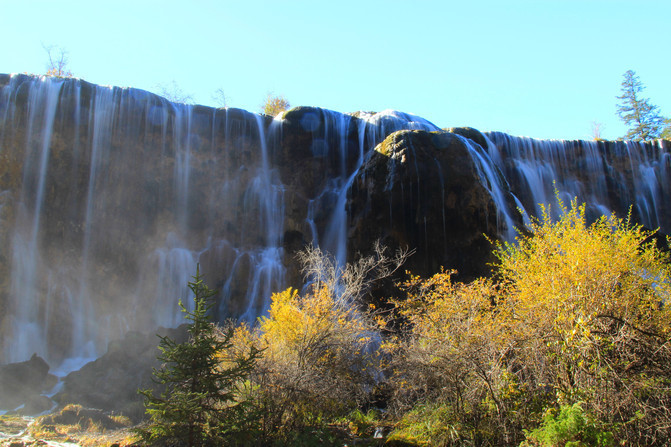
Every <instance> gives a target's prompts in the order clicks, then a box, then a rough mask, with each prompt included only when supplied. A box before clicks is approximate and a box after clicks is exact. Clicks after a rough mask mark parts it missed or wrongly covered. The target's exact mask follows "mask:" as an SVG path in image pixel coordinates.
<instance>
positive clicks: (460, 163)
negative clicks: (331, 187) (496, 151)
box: [348, 131, 522, 279]
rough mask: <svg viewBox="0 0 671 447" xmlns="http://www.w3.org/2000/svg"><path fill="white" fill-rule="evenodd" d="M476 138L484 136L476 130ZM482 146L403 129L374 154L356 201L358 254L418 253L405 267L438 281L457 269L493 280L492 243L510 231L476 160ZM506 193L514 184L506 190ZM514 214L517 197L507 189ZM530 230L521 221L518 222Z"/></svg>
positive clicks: (353, 235)
mask: <svg viewBox="0 0 671 447" xmlns="http://www.w3.org/2000/svg"><path fill="white" fill-rule="evenodd" d="M470 133H471V134H472V135H478V134H479V133H477V134H476V133H475V132H473V131H472V132H470ZM477 150H479V149H478V147H476V145H475V144H474V142H472V141H471V140H469V139H468V138H466V137H464V136H461V135H457V134H454V133H450V132H425V131H398V132H395V133H392V134H391V135H389V136H388V137H387V138H386V139H385V140H384V141H383V142H382V143H380V144H379V145H378V146H377V147H376V148H375V151H374V152H372V153H371V156H370V158H369V159H368V160H367V161H366V163H365V165H364V166H363V167H362V169H361V170H360V172H359V173H358V175H357V177H356V179H355V182H354V184H353V186H352V189H351V191H350V196H349V202H348V208H349V216H350V225H349V228H350V230H349V231H350V233H349V237H350V251H351V254H352V257H353V256H354V255H355V254H356V253H357V252H361V253H365V252H366V250H368V249H369V247H370V244H371V241H374V240H377V239H379V240H380V241H381V242H382V243H383V244H384V245H386V246H388V247H391V248H397V247H407V248H409V249H414V250H415V252H416V253H415V254H414V255H413V256H412V257H411V258H410V260H409V261H408V263H407V264H406V266H405V268H406V269H407V270H410V271H412V272H414V273H417V274H422V275H431V274H433V273H435V272H437V271H439V270H440V268H441V267H444V268H446V269H456V270H457V271H458V272H459V274H460V278H462V279H470V278H474V277H478V276H483V275H487V274H489V273H490V271H489V263H490V262H491V261H493V258H492V249H493V246H492V243H491V242H490V240H497V239H500V238H501V236H502V234H504V232H505V231H506V230H507V228H506V227H505V222H504V220H503V219H500V218H499V216H498V214H497V212H498V209H499V207H498V206H497V204H496V203H495V198H494V197H493V195H492V193H491V192H490V189H491V185H485V184H483V182H484V179H483V173H482V171H481V168H479V165H478V164H477V160H475V159H474V157H477V156H482V153H480V152H478V153H477V155H476V152H475V151H477ZM501 186H502V187H503V188H505V187H506V185H501ZM504 198H505V201H506V205H507V207H508V209H511V210H515V209H516V208H515V204H514V198H513V197H512V195H511V194H510V192H509V191H508V190H505V191H504ZM513 218H514V223H515V225H516V226H520V227H521V226H522V221H521V216H519V214H518V213H515V215H514V216H513Z"/></svg>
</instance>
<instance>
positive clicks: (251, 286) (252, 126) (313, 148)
mask: <svg viewBox="0 0 671 447" xmlns="http://www.w3.org/2000/svg"><path fill="white" fill-rule="evenodd" d="M667 144H668V143H654V144H647V145H645V144H634V143H621V142H620V143H591V142H548V141H540V140H528V139H521V138H516V137H510V136H507V135H505V134H499V133H484V134H483V133H480V132H478V131H476V130H474V129H467V128H461V129H451V130H450V131H445V130H441V129H439V128H438V127H437V126H435V125H433V124H431V123H430V122H428V121H426V120H424V119H422V118H420V117H417V116H413V115H409V114H405V113H401V112H392V111H385V112H381V113H377V114H373V113H364V112H359V113H356V114H352V115H348V114H342V113H338V112H333V111H329V110H324V109H320V108H315V107H298V108H295V109H292V110H290V111H288V112H287V113H285V114H284V115H283V116H281V117H278V118H275V119H272V118H271V117H267V116H261V115H256V114H253V113H249V112H246V111H244V110H239V109H213V108H209V107H203V106H193V105H185V104H175V103H171V102H169V101H167V100H165V99H164V98H161V97H159V96H156V95H153V94H151V93H148V92H145V91H141V90H135V89H121V88H116V87H115V88H111V87H101V86H97V85H93V84H89V83H87V82H85V81H82V80H77V79H56V78H38V77H31V76H25V75H11V76H10V75H0V311H1V312H0V315H1V317H0V333H1V334H2V340H3V344H2V346H0V362H10V361H11V362H20V361H24V360H26V359H28V358H30V356H31V355H32V354H33V353H38V355H40V356H42V357H43V358H45V359H46V360H47V361H48V362H49V363H50V364H57V363H58V362H60V360H62V359H64V358H67V357H73V356H76V357H86V356H89V357H95V356H98V355H100V354H101V353H103V352H104V351H105V349H106V347H107V344H108V342H109V341H111V340H114V339H118V338H121V337H122V336H123V335H124V334H125V333H127V332H128V331H131V330H141V331H152V330H153V328H156V327H159V326H164V327H176V326H178V325H179V324H180V323H181V322H182V320H181V315H180V313H179V311H178V306H177V302H178V300H179V299H183V300H185V301H188V300H187V289H186V284H187V282H188V281H189V279H190V278H191V275H193V274H194V272H195V269H196V265H197V264H200V266H201V272H202V273H203V274H204V276H205V279H206V281H207V282H208V283H209V285H210V286H212V287H214V288H217V289H219V291H220V293H219V294H218V296H217V314H218V317H219V318H222V319H223V318H227V317H234V318H241V319H246V320H248V321H254V319H255V318H256V317H257V316H259V315H261V314H262V313H263V312H264V311H265V310H266V309H267V308H268V305H269V299H270V295H271V293H272V292H275V291H278V290H281V289H283V288H285V287H287V286H289V285H295V286H297V285H300V283H301V280H302V278H301V277H300V274H299V271H298V269H297V268H296V263H295V259H294V255H295V253H296V251H298V250H300V249H301V248H303V247H304V246H305V245H306V244H308V243H313V244H317V245H319V246H320V247H321V248H322V249H323V250H325V251H328V252H329V253H331V254H333V255H334V256H336V258H337V259H338V260H339V261H340V262H346V261H347V260H348V259H352V257H353V256H354V254H355V253H359V252H361V253H364V254H365V253H366V252H367V251H368V250H369V249H370V247H371V246H372V244H373V242H374V240H376V239H382V241H383V242H384V243H387V244H389V245H391V246H400V245H404V246H408V247H409V248H411V249H415V250H416V251H417V253H416V254H415V255H414V256H413V258H412V259H411V261H410V264H409V265H408V266H407V267H408V268H410V269H412V270H415V271H417V272H418V273H424V274H429V273H432V272H435V271H436V270H437V269H439V268H440V267H441V266H443V267H445V268H456V269H458V270H459V271H460V272H461V274H462V275H464V277H472V276H475V275H480V274H484V273H486V271H487V266H486V261H487V260H489V253H490V251H491V246H490V244H489V243H488V242H487V240H486V238H485V236H484V235H487V236H488V237H489V238H492V239H498V238H503V239H508V240H512V238H513V237H514V234H515V232H514V227H520V226H522V225H523V223H522V220H521V218H520V216H519V214H518V213H517V209H518V207H523V208H525V209H526V210H527V211H528V212H529V213H530V214H534V212H535V209H536V208H535V206H536V203H537V202H538V201H543V202H551V201H552V200H553V197H554V193H553V188H555V187H556V188H557V189H558V190H559V192H560V194H562V195H563V197H564V196H577V197H578V199H579V200H581V201H586V202H588V204H589V207H590V210H592V211H593V212H595V213H599V212H610V211H611V210H616V211H618V212H620V211H621V210H626V209H628V207H629V206H630V205H633V207H634V210H635V215H636V216H637V218H639V219H640V221H641V222H643V223H644V224H645V225H648V226H650V227H651V228H654V227H657V226H660V227H661V228H663V229H664V230H665V231H669V228H671V216H669V214H668V213H669V210H668V209H666V207H664V204H666V203H669V199H671V196H670V194H671V191H670V186H669V183H670V182H669V179H670V178H671V175H670V174H669V172H670V171H671V168H670V162H669V147H668V145H667ZM553 185H555V186H553ZM564 198H565V197H564Z"/></svg>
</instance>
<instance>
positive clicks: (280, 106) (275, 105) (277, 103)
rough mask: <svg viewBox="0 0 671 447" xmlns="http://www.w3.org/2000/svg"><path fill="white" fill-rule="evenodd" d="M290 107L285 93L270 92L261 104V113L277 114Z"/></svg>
mask: <svg viewBox="0 0 671 447" xmlns="http://www.w3.org/2000/svg"><path fill="white" fill-rule="evenodd" d="M289 107H291V105H290V104H289V101H288V100H287V98H285V97H284V95H273V94H272V93H268V95H267V96H266V99H265V101H263V105H262V106H261V113H264V114H266V115H270V116H277V115H278V114H279V113H280V112H284V111H285V110H287V109H288V108H289Z"/></svg>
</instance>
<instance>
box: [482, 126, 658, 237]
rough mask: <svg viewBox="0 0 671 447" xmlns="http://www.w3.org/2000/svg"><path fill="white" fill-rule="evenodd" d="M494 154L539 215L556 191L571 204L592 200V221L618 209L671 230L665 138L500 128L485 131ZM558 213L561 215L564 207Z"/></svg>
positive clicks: (649, 225)
mask: <svg viewBox="0 0 671 447" xmlns="http://www.w3.org/2000/svg"><path fill="white" fill-rule="evenodd" d="M485 135H486V136H487V138H489V139H490V140H491V141H492V143H493V144H491V145H490V146H489V148H488V152H489V155H490V157H491V159H492V160H494V162H495V164H496V165H497V167H498V168H499V169H500V171H501V172H502V173H503V174H504V176H505V178H506V179H507V180H508V182H509V183H510V185H511V189H512V191H513V193H514V194H515V195H516V196H517V197H518V198H519V199H520V202H521V203H522V205H523V206H524V208H525V209H526V210H527V211H528V212H529V213H530V214H531V215H534V216H538V215H539V213H540V204H546V205H548V204H549V205H551V206H552V204H555V203H556V201H555V189H556V192H557V193H558V194H559V197H560V198H561V199H562V200H563V201H564V202H565V203H568V202H569V201H570V200H571V199H573V198H574V197H575V198H577V199H578V201H579V202H584V203H586V204H587V210H588V216H589V217H590V218H591V219H594V218H596V217H597V216H600V215H603V214H606V215H610V214H611V213H612V212H615V213H616V214H617V215H618V216H619V217H626V216H627V214H628V212H629V208H630V207H632V212H633V218H634V221H637V222H640V223H641V224H642V225H644V226H645V227H647V228H650V229H656V228H660V229H661V230H662V232H664V233H665V234H669V232H670V231H671V220H669V219H670V218H671V214H670V213H669V211H668V210H667V207H665V206H663V205H662V204H665V203H669V200H671V191H670V190H669V186H670V185H669V172H670V171H671V165H670V163H669V148H668V147H665V144H666V143H665V142H663V141H662V140H658V141H653V142H633V141H564V140H534V139H531V138H524V137H513V136H510V135H506V134H503V133H500V132H489V133H485ZM556 208H557V207H556V206H555V207H554V208H553V209H554V212H555V217H557V214H556V213H558V211H557V209H556Z"/></svg>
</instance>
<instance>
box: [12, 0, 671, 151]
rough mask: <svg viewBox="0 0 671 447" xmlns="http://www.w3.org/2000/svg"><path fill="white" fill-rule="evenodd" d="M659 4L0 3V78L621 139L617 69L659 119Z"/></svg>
mask: <svg viewBox="0 0 671 447" xmlns="http://www.w3.org/2000/svg"><path fill="white" fill-rule="evenodd" d="M670 19H671V1H669V0H630V1H624V0H547V1H543V0H535V1H533V0H526V1H522V0H514V1H504V0H490V1H484V0H483V1H478V0H469V1H466V0H462V1H450V0H442V1H440V0H436V1H421V0H412V1H410V0H405V1H401V0H399V1H394V0H379V1H377V0H376V1H367V0H355V1H350V0H336V1H328V2H324V1H319V0H305V1H291V0H283V1H255V0H235V1H229V0H219V1H216V0H213V1H205V0H203V1H198V0H191V1H169V0H160V1H159V0H156V1H154V0H135V1H126V0H115V1H101V0H87V1H68V0H59V1H54V0H49V1H31V0H20V1H19V0H0V41H2V46H1V47H0V72H5V73H14V72H29V73H43V72H44V71H45V65H46V60H47V53H46V52H45V50H44V49H43V45H46V46H49V45H53V46H56V47H61V48H63V49H65V50H66V51H67V52H68V56H69V60H70V63H69V67H70V69H71V70H72V72H73V73H74V75H75V76H77V77H80V78H82V79H85V80H87V81H90V82H94V83H97V84H104V85H116V86H129V87H136V88H141V89H145V90H149V91H154V92H159V91H160V90H161V86H165V87H167V88H172V86H173V85H176V86H178V88H179V89H181V90H182V91H183V92H184V93H187V94H190V95H191V96H192V97H193V99H194V101H195V102H196V103H200V104H205V105H214V104H215V100H214V99H213V98H212V95H213V94H214V93H215V92H216V90H217V89H223V90H224V91H225V93H226V96H227V97H228V105H229V106H230V107H240V108H244V109H247V110H250V111H258V109H259V106H260V104H261V103H262V101H263V98H264V97H265V95H266V93H267V92H269V91H273V92H275V93H278V94H284V95H285V96H286V97H287V99H289V101H290V102H291V104H292V105H313V106H319V107H324V108H328V109H332V110H337V111H340V112H351V111H356V110H371V111H380V110H383V109H387V108H393V109H398V110H402V111H405V112H410V113H415V114H417V115H420V116H423V117H424V118H426V119H428V120H430V121H432V122H434V123H435V124H437V125H439V126H441V127H452V126H471V127H475V128H478V129H480V130H483V131H486V130H501V131H505V132H508V133H511V134H513V135H526V136H531V137H535V138H565V139H574V138H589V137H590V135H591V123H592V122H594V121H597V122H600V123H602V124H603V128H602V129H603V130H602V135H603V136H604V137H606V138H617V137H619V136H621V135H623V134H624V133H625V127H624V125H623V124H622V123H621V122H620V121H619V119H618V118H617V116H616V115H615V104H616V102H617V100H616V98H615V97H616V96H617V95H619V94H620V83H621V81H622V75H623V73H624V72H625V71H626V70H628V69H632V70H634V71H636V73H637V74H638V75H639V76H640V79H641V81H642V82H643V84H644V85H645V86H646V90H645V91H644V95H645V96H646V97H649V98H650V99H651V102H652V103H653V104H656V105H658V106H659V107H660V108H661V111H662V113H663V114H665V116H671V85H670V83H669V79H670V76H671V57H670V56H669V49H670V48H671V45H670V44H671V32H670V31H669V20H670Z"/></svg>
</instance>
